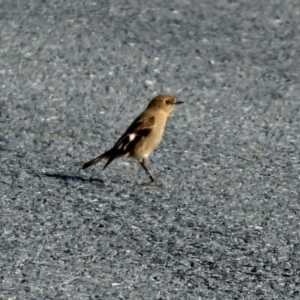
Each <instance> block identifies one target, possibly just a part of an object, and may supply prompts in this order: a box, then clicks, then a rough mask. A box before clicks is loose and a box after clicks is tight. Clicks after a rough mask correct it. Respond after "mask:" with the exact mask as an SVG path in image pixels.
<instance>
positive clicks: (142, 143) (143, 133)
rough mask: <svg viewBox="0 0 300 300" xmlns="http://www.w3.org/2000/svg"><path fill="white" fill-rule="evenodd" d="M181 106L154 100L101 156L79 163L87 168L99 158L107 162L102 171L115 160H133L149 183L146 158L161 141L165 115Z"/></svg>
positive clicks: (162, 97) (166, 97)
mask: <svg viewBox="0 0 300 300" xmlns="http://www.w3.org/2000/svg"><path fill="white" fill-rule="evenodd" d="M181 103H183V102H182V101H178V100H177V99H176V98H175V97H173V96H171V95H158V96H156V97H154V98H153V99H152V100H151V101H150V102H149V104H148V106H147V107H146V109H145V110H144V111H143V112H142V113H141V114H140V115H139V116H138V117H137V118H136V119H135V120H134V121H133V122H132V123H131V124H130V125H129V127H128V129H127V130H126V131H125V132H124V133H123V134H122V136H121V137H120V138H119V139H118V140H117V142H116V143H115V144H114V146H113V147H112V148H111V149H109V150H107V151H105V152H104V153H103V154H101V155H99V156H97V157H95V158H94V159H92V160H90V161H88V162H86V163H84V164H83V166H82V169H83V170H84V169H87V168H89V167H91V166H93V165H95V164H97V163H98V162H100V161H101V160H102V159H107V162H106V164H105V165H104V167H103V170H104V169H105V168H106V167H107V166H108V165H109V164H110V163H111V162H112V161H113V160H114V159H116V158H119V157H124V158H134V159H136V160H137V161H138V162H139V163H140V165H141V166H142V167H143V169H144V170H145V171H146V174H147V175H148V176H149V178H150V180H151V181H152V182H155V181H156V179H155V178H154V177H153V175H152V174H151V172H150V170H149V168H148V164H149V156H150V155H151V153H152V152H153V151H154V150H155V149H156V148H157V146H158V145H159V143H160V142H161V140H162V137H163V133H164V129H165V125H166V122H167V119H168V116H169V114H170V113H171V112H172V110H173V108H174V106H175V105H178V104H181Z"/></svg>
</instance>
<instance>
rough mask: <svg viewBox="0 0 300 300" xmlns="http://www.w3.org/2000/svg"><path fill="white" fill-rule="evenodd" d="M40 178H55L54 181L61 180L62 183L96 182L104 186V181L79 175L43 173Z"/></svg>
mask: <svg viewBox="0 0 300 300" xmlns="http://www.w3.org/2000/svg"><path fill="white" fill-rule="evenodd" d="M40 176H46V177H51V178H56V179H61V180H63V181H68V180H72V181H81V182H98V183H101V184H102V185H104V180H103V179H99V178H86V177H83V176H80V175H69V174H65V173H50V172H45V173H42V174H40Z"/></svg>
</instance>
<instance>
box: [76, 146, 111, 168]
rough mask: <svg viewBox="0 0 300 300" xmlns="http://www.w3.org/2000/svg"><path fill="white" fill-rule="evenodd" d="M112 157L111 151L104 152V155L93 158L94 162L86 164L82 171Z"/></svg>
mask: <svg viewBox="0 0 300 300" xmlns="http://www.w3.org/2000/svg"><path fill="white" fill-rule="evenodd" d="M110 155H111V151H110V150H108V151H106V152H104V153H103V154H101V155H99V156H97V157H95V158H93V159H92V160H90V161H88V162H86V163H84V164H83V166H82V169H83V170H84V169H87V168H89V167H91V166H93V165H95V164H97V163H98V162H99V161H100V160H101V159H103V158H108V157H110Z"/></svg>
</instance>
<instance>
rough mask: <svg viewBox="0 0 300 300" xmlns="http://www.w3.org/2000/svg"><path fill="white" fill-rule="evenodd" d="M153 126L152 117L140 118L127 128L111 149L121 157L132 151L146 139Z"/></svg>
mask: <svg viewBox="0 0 300 300" xmlns="http://www.w3.org/2000/svg"><path fill="white" fill-rule="evenodd" d="M154 126H155V118H154V116H144V117H143V116H140V117H138V118H137V119H135V120H134V121H133V122H132V124H131V125H130V126H129V127H128V129H127V130H126V132H125V133H124V134H123V135H122V136H121V137H120V138H119V140H118V141H117V142H116V144H115V145H114V147H113V149H115V150H116V151H117V152H118V155H120V156H123V155H126V154H127V153H128V154H130V152H131V151H132V150H133V149H134V147H135V145H136V144H137V143H138V142H139V141H140V140H141V139H142V138H144V137H146V136H147V135H148V134H149V133H150V132H151V130H152V129H153V127H154Z"/></svg>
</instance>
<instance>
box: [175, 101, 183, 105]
mask: <svg viewBox="0 0 300 300" xmlns="http://www.w3.org/2000/svg"><path fill="white" fill-rule="evenodd" d="M182 103H184V102H182V101H176V103H175V104H176V105H177V104H182Z"/></svg>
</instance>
